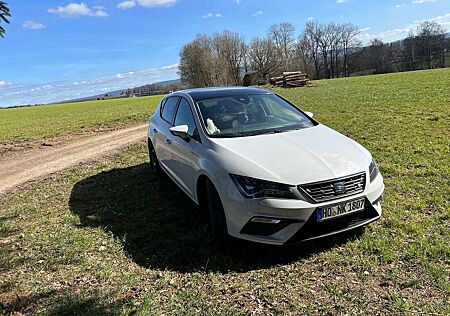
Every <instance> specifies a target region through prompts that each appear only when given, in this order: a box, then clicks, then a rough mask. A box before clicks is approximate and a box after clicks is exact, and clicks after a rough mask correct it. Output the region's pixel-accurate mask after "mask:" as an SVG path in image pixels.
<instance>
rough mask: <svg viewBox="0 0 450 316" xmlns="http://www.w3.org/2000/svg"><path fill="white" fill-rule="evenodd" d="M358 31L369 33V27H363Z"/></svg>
mask: <svg viewBox="0 0 450 316" xmlns="http://www.w3.org/2000/svg"><path fill="white" fill-rule="evenodd" d="M359 31H360V32H362V33H364V32H367V31H370V27H364V28H362V29H360V30H359Z"/></svg>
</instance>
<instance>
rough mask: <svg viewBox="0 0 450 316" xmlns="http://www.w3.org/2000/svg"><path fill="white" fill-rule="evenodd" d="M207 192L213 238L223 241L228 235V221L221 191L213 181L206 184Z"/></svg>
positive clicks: (216, 240)
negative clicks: (219, 191)
mask: <svg viewBox="0 0 450 316" xmlns="http://www.w3.org/2000/svg"><path fill="white" fill-rule="evenodd" d="M206 193H207V207H208V215H209V228H210V233H211V239H212V240H213V241H215V242H222V241H224V240H225V239H226V238H227V237H228V231H227V221H226V219H225V212H224V210H223V205H222V201H221V200H220V196H219V193H217V190H216V188H215V187H214V184H213V183H212V182H211V181H208V182H207V184H206Z"/></svg>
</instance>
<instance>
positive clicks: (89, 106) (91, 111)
mask: <svg viewBox="0 0 450 316" xmlns="http://www.w3.org/2000/svg"><path fill="white" fill-rule="evenodd" d="M160 100H161V96H153V97H143V98H130V99H129V98H127V99H116V100H101V101H85V102H75V103H64V104H51V105H45V106H34V107H23V108H12V109H0V143H2V142H8V141H14V140H31V139H36V138H41V137H51V136H57V135H60V134H68V133H73V132H77V131H81V130H89V129H94V128H106V127H117V126H121V125H125V124H132V123H135V122H145V121H146V120H148V117H149V116H150V114H151V113H152V112H153V111H154V110H155V108H156V106H157V105H158V103H159V101H160Z"/></svg>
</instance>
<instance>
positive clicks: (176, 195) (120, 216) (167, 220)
mask: <svg viewBox="0 0 450 316" xmlns="http://www.w3.org/2000/svg"><path fill="white" fill-rule="evenodd" d="M69 205H70V209H71V211H72V212H73V213H74V214H76V215H78V216H79V218H80V220H81V226H84V227H100V228H102V229H104V230H105V231H107V232H110V233H112V234H113V235H114V237H115V238H117V239H118V240H120V241H121V242H122V244H123V248H124V251H125V253H126V254H127V256H128V257H130V258H131V259H132V260H134V261H135V262H136V263H137V264H139V265H141V266H143V267H147V268H153V269H160V270H173V271H179V272H192V271H205V270H207V271H217V272H222V273H226V272H229V271H238V272H243V271H249V270H253V269H260V268H266V267H271V266H274V265H277V264H286V263H290V262H293V261H298V260H302V259H305V258H307V257H309V256H310V255H311V254H313V253H317V252H321V251H325V250H327V249H330V248H333V247H336V246H339V245H341V244H342V243H345V242H346V241H348V239H349V238H350V237H352V236H353V235H348V234H347V235H340V236H337V237H333V238H326V239H322V240H320V241H315V242H308V243H302V244H299V245H295V246H283V247H276V246H267V245H259V244H254V243H249V242H244V241H240V240H236V239H231V240H230V241H229V242H227V243H225V244H223V245H221V246H217V245H214V244H212V243H210V242H209V239H208V226H207V221H206V220H205V216H204V215H202V213H201V211H200V210H199V207H198V206H197V205H196V204H195V203H193V202H192V201H191V200H190V199H189V198H188V197H187V196H186V195H185V194H184V193H183V192H182V191H181V190H180V189H179V188H178V187H177V186H176V185H175V184H174V183H173V182H172V181H171V180H170V179H169V178H168V177H167V176H165V175H160V176H155V175H152V174H151V173H150V169H149V167H148V165H147V164H141V165H137V166H133V167H128V168H123V169H113V170H110V171H107V172H101V173H99V174H96V175H94V176H91V177H89V178H86V179H83V180H81V181H80V182H78V183H76V184H75V186H74V187H73V189H72V192H71V196H70V201H69Z"/></svg>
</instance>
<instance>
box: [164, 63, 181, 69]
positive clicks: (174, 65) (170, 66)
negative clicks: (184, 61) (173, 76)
mask: <svg viewBox="0 0 450 316" xmlns="http://www.w3.org/2000/svg"><path fill="white" fill-rule="evenodd" d="M179 66H180V64H179V63H176V64H172V65H168V66H164V67H161V70H178V67H179Z"/></svg>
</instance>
